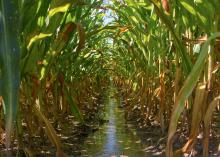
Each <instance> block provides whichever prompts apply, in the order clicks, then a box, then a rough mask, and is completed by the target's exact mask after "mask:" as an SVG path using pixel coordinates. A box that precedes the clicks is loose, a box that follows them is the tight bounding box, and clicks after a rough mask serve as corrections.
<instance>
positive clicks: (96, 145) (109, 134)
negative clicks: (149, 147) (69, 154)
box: [81, 89, 150, 157]
mask: <svg viewBox="0 0 220 157" xmlns="http://www.w3.org/2000/svg"><path fill="white" fill-rule="evenodd" d="M113 93H114V89H111V91H110V92H109V96H108V97H106V103H105V104H106V115H105V119H107V120H108V122H107V123H106V124H104V125H103V126H101V127H100V129H99V130H98V131H96V132H94V133H93V134H90V135H89V136H88V137H87V138H86V139H85V141H84V142H83V144H82V145H81V148H82V150H81V156H82V157H127V156H129V157H150V154H149V153H147V152H146V150H145V148H146V147H145V146H144V145H143V144H142V143H141V140H140V139H139V137H138V136H137V132H136V131H135V130H136V129H134V128H133V127H132V125H131V124H126V121H125V118H124V112H123V109H121V108H119V106H120V104H121V101H120V98H116V97H114V96H113Z"/></svg>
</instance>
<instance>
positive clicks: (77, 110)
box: [64, 85, 84, 124]
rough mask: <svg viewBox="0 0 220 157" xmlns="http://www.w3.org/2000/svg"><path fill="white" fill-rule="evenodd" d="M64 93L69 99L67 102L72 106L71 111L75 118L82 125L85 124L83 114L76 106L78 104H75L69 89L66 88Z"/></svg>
mask: <svg viewBox="0 0 220 157" xmlns="http://www.w3.org/2000/svg"><path fill="white" fill-rule="evenodd" d="M64 93H65V95H66V97H67V101H68V103H69V105H70V109H71V112H72V114H73V116H75V117H76V118H77V120H79V121H80V122H81V123H82V124H83V123H84V119H83V117H82V114H81V113H80V110H79V108H78V106H77V105H76V103H75V102H74V100H73V98H72V96H71V93H70V92H69V90H68V88H67V87H66V85H65V87H64Z"/></svg>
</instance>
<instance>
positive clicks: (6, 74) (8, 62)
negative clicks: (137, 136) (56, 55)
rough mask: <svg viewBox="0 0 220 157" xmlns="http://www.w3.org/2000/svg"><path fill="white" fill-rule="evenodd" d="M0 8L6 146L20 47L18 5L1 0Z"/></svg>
mask: <svg viewBox="0 0 220 157" xmlns="http://www.w3.org/2000/svg"><path fill="white" fill-rule="evenodd" d="M0 2H1V5H0V6H1V8H0V9H1V10H0V64H1V65H0V68H1V69H0V71H1V76H0V82H1V87H0V88H1V94H2V96H3V100H4V104H5V121H6V146H7V147H9V146H10V135H11V133H12V131H13V121H14V120H15V118H16V112H17V105H18V91H19V84H20V79H19V77H20V73H19V71H20V69H19V60H20V56H19V55H20V48H19V44H18V36H17V33H18V27H15V26H16V25H17V24H18V19H17V17H18V15H17V13H18V10H17V9H18V7H17V4H16V2H15V1H13V0H1V1H0Z"/></svg>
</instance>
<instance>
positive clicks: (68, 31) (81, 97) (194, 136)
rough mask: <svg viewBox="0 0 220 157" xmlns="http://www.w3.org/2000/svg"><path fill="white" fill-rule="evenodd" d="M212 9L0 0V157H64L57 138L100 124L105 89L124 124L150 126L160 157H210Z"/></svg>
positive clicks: (219, 54)
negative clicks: (117, 101) (160, 141)
mask: <svg viewBox="0 0 220 157" xmlns="http://www.w3.org/2000/svg"><path fill="white" fill-rule="evenodd" d="M219 8H220V1H219V0H178V1H176V0H109V1H107V0H74V1H73V0H1V1H0V135H1V137H0V149H1V153H2V152H5V153H3V154H4V155H1V156H8V157H10V156H18V157H23V156H25V157H32V156H33V157H34V156H47V155H46V154H42V153H41V155H39V154H38V152H40V151H41V150H42V148H41V145H40V142H41V141H45V140H49V141H50V143H48V145H50V146H51V147H52V148H54V149H55V152H54V153H53V154H52V156H56V157H70V156H71V155H72V154H71V153H68V151H65V149H63V147H64V145H63V142H62V140H61V134H63V132H67V133H66V135H67V136H68V135H70V134H69V133H68V131H65V130H67V128H68V127H71V128H72V129H76V133H81V134H80V136H83V131H82V130H85V128H92V127H91V125H90V124H91V123H95V122H97V121H99V122H100V121H101V120H102V118H100V117H101V115H102V114H103V113H104V112H105V111H104V109H103V108H104V107H103V106H104V102H103V100H102V97H103V96H104V95H105V94H104V93H105V92H106V90H107V89H108V88H109V86H114V88H116V89H117V92H116V93H115V95H120V97H121V99H122V104H123V105H122V106H121V108H122V109H123V111H124V118H125V121H127V122H128V121H133V122H135V123H136V129H138V128H141V129H144V128H145V129H147V128H154V127H156V126H157V127H158V130H159V135H158V136H160V137H164V138H165V142H164V144H165V147H164V148H163V150H162V154H161V156H166V157H179V156H203V157H208V156H220V139H219V136H220V127H218V125H219V122H220V120H218V118H219V111H220V79H219V78H220V77H219V76H220V71H219V68H220V23H219V20H220V19H219V18H220V9H219ZM112 97H114V96H112ZM110 116H111V115H110ZM103 121H104V120H103ZM103 123H105V122H103ZM58 128H59V129H58ZM98 129H99V128H95V129H93V130H94V132H95V130H98ZM151 132H154V130H153V129H152V130H151ZM88 134H89V133H88ZM86 136H87V135H86ZM155 136H156V135H155ZM182 136H184V137H182ZM36 137H38V138H36ZM199 137H200V138H199ZM85 138H86V137H85ZM181 139H183V141H181ZM211 139H214V141H215V142H216V143H217V145H215V146H213V145H212V142H210V141H211ZM36 141H38V142H36ZM212 141H213V140H212ZM34 143H35V145H34ZM32 144H33V145H34V146H31V145H32ZM73 144H75V143H73ZM153 144H154V142H153ZM198 145H199V147H201V149H202V151H201V152H200V153H197V155H193V152H195V150H196V148H197V147H198ZM36 147H38V148H36ZM214 147H215V148H214ZM213 149H215V150H217V151H216V152H217V154H215V155H214V154H213V153H212V150H213ZM37 154H38V155H37ZM127 156H129V154H128V155H127ZM135 156H137V157H138V155H135ZM140 157H142V156H140Z"/></svg>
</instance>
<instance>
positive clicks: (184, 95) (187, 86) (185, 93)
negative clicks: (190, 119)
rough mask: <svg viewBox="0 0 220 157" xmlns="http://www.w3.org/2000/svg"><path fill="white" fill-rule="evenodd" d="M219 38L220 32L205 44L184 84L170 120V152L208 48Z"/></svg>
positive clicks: (168, 147)
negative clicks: (186, 102)
mask: <svg viewBox="0 0 220 157" xmlns="http://www.w3.org/2000/svg"><path fill="white" fill-rule="evenodd" d="M219 36H220V32H218V33H214V34H213V35H212V36H211V37H209V38H208V40H207V41H206V42H205V44H204V45H203V47H202V50H201V52H200V55H199V57H198V59H197V61H196V63H195V65H194V66H193V69H192V71H191V73H190V74H189V75H188V77H187V79H186V81H185V82H184V84H183V86H182V88H181V90H180V92H179V94H178V96H177V100H176V102H175V104H174V108H173V113H172V117H171V120H170V126H169V134H168V142H167V150H170V147H171V145H172V138H173V136H174V134H175V132H176V128H177V123H178V119H179V117H180V115H181V113H182V112H183V110H184V102H185V101H186V100H187V99H188V97H189V96H190V94H191V93H192V91H193V89H194V87H195V86H196V83H197V81H198V80H199V78H200V74H201V72H202V71H203V67H204V65H205V60H206V59H207V57H208V48H209V45H210V42H211V41H212V40H214V39H215V38H216V37H219Z"/></svg>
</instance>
